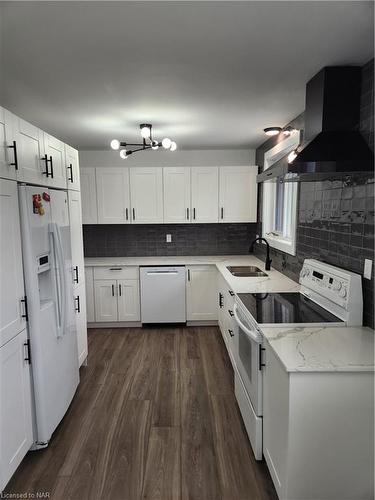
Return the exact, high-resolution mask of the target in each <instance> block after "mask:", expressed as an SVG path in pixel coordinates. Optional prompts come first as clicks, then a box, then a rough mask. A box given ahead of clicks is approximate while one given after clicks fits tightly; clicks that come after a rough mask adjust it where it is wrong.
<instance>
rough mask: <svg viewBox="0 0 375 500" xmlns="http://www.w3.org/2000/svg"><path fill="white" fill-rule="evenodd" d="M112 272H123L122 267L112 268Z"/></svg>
mask: <svg viewBox="0 0 375 500" xmlns="http://www.w3.org/2000/svg"><path fill="white" fill-rule="evenodd" d="M109 270H110V271H122V267H110V268H109Z"/></svg>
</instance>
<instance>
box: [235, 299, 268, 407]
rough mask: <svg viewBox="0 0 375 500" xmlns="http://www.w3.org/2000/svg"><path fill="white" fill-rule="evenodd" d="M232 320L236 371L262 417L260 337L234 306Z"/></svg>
mask: <svg viewBox="0 0 375 500" xmlns="http://www.w3.org/2000/svg"><path fill="white" fill-rule="evenodd" d="M233 312H234V318H235V320H236V323H237V326H238V332H237V343H236V363H237V370H238V372H239V375H240V377H241V380H242V383H243V385H244V387H245V390H246V392H247V395H248V396H249V399H250V401H251V404H252V406H253V409H254V412H255V414H256V415H257V416H261V415H262V372H261V352H262V351H261V349H262V344H261V342H262V335H261V334H260V332H259V331H258V329H257V328H256V326H255V325H254V324H253V323H252V322H250V321H249V319H248V318H247V317H245V315H244V314H243V313H242V311H241V309H240V308H239V307H238V305H237V304H234V311H233Z"/></svg>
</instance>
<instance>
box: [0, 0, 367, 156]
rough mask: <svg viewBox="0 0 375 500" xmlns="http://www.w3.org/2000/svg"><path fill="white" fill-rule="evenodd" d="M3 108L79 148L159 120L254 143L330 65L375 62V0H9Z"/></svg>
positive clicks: (229, 141)
mask: <svg viewBox="0 0 375 500" xmlns="http://www.w3.org/2000/svg"><path fill="white" fill-rule="evenodd" d="M1 7H2V21H3V22H2V32H3V39H2V42H3V44H2V45H3V54H2V55H3V60H2V67H1V78H2V81H1V84H2V87H1V91H2V96H1V99H0V102H1V104H3V106H5V107H7V108H9V109H11V110H12V111H14V112H15V113H16V114H19V115H20V116H23V117H24V118H25V119H27V120H29V121H31V122H33V123H35V124H36V125H38V126H40V127H41V128H43V129H44V130H47V131H49V132H50V133H52V134H53V135H56V136H57V137H59V138H61V139H62V140H64V141H65V142H67V143H70V144H72V145H73V146H75V147H78V148H79V149H106V148H108V142H109V140H110V139H112V138H114V137H117V138H119V139H122V140H128V142H130V141H134V140H137V139H138V138H139V132H138V125H139V123H142V122H151V123H153V124H154V129H155V133H156V135H157V136H158V138H161V137H162V136H170V137H171V138H172V139H174V140H176V141H177V143H178V145H179V147H180V148H181V149H208V148H210V149H213V148H220V149H225V148H253V147H256V146H257V145H259V144H260V143H261V142H263V140H264V134H263V133H262V129H263V128H264V127H266V126H269V125H274V124H275V125H283V124H285V123H287V122H288V121H289V120H290V119H292V118H294V117H295V116H296V115H298V114H299V113H300V112H302V111H303V109H304V90H305V84H306V81H307V80H308V79H309V78H310V77H312V76H313V75H314V74H315V73H316V72H317V71H319V69H320V68H321V67H323V66H325V65H337V64H353V63H355V64H363V63H365V62H367V61H368V60H369V59H370V58H371V57H373V38H372V37H373V2H345V1H341V2H338V1H334V2H329V1H327V2H319V1H311V2H309V1H301V2H298V1H297V2H296V1H292V2H279V1H276V2H268V1H262V2H157V1H155V2H108V1H102V2H1Z"/></svg>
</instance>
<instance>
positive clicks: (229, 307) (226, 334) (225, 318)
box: [218, 274, 236, 368]
mask: <svg viewBox="0 0 375 500" xmlns="http://www.w3.org/2000/svg"><path fill="white" fill-rule="evenodd" d="M234 296H235V294H234V292H233V291H232V290H231V288H230V287H229V286H228V284H227V282H226V281H225V279H224V278H223V277H222V276H221V274H219V278H218V323H219V328H220V331H221V335H222V337H223V340H224V342H225V344H226V347H227V351H228V354H229V358H230V360H231V363H232V366H233V368H235V364H236V363H235V345H234V344H235V341H236V325H235V321H234V318H233V316H232V314H233V306H234Z"/></svg>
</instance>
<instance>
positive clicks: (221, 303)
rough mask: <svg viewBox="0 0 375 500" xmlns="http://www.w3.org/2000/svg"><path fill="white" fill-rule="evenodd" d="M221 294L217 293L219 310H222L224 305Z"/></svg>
mask: <svg viewBox="0 0 375 500" xmlns="http://www.w3.org/2000/svg"><path fill="white" fill-rule="evenodd" d="M223 298H224V296H223V294H222V293H221V292H219V307H220V309H222V308H223V307H224V304H223Z"/></svg>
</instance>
